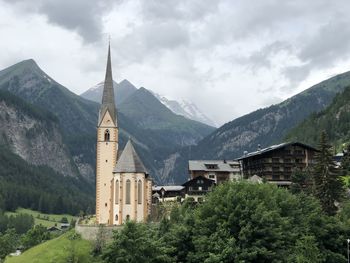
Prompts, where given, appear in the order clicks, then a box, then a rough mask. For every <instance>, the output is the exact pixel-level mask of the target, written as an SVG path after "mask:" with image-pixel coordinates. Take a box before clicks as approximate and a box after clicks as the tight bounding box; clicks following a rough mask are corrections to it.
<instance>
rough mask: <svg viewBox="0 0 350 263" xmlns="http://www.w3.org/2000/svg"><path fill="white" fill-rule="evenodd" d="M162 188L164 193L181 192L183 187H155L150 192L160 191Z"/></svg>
mask: <svg viewBox="0 0 350 263" xmlns="http://www.w3.org/2000/svg"><path fill="white" fill-rule="evenodd" d="M162 188H163V189H164V190H165V191H181V190H182V189H184V188H185V187H183V186H182V185H157V186H153V187H152V191H160V190H162Z"/></svg>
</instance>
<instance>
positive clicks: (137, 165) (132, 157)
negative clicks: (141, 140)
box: [113, 139, 148, 174]
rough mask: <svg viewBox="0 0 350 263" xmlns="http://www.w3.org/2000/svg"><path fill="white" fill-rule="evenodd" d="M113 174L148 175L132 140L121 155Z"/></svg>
mask: <svg viewBox="0 0 350 263" xmlns="http://www.w3.org/2000/svg"><path fill="white" fill-rule="evenodd" d="M113 172H114V173H145V174H148V172H147V170H146V168H145V166H144V165H143V163H142V161H141V159H140V157H139V156H138V154H137V152H136V150H135V148H134V146H133V145H132V142H131V140H130V139H129V141H128V142H127V144H126V146H125V148H124V150H123V152H122V154H121V155H120V157H119V159H118V162H117V165H116V167H115V168H114V171H113Z"/></svg>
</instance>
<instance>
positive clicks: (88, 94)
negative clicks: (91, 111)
mask: <svg viewBox="0 0 350 263" xmlns="http://www.w3.org/2000/svg"><path fill="white" fill-rule="evenodd" d="M113 87H114V101H115V102H116V105H117V107H118V105H119V104H120V103H122V102H123V101H124V100H125V99H126V98H127V97H129V96H130V95H131V94H132V93H133V92H135V91H136V90H137V88H136V87H135V86H134V85H132V84H131V83H130V82H129V81H128V80H126V79H124V80H123V81H122V82H120V83H117V82H115V81H114V82H113ZM102 92H103V82H100V83H98V84H97V85H95V86H93V87H92V88H90V89H88V90H87V91H85V92H84V93H82V94H80V96H81V97H83V98H85V99H87V100H91V101H94V102H97V103H101V100H102Z"/></svg>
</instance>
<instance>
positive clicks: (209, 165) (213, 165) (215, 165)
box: [205, 163, 218, 169]
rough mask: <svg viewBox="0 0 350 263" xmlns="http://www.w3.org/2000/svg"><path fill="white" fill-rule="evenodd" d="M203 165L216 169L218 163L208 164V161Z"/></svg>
mask: <svg viewBox="0 0 350 263" xmlns="http://www.w3.org/2000/svg"><path fill="white" fill-rule="evenodd" d="M205 167H206V168H207V169H218V165H217V164H208V163H206V164H205Z"/></svg>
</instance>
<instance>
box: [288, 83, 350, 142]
mask: <svg viewBox="0 0 350 263" xmlns="http://www.w3.org/2000/svg"><path fill="white" fill-rule="evenodd" d="M322 130H325V131H326V132H327V135H328V136H329V139H330V141H331V142H332V144H333V145H335V146H336V147H338V148H341V146H342V144H343V143H349V142H350V86H348V87H347V88H346V89H345V90H344V91H343V92H342V93H339V94H337V96H335V98H334V100H333V101H332V103H331V104H330V105H329V106H328V107H327V108H326V109H325V110H323V111H321V112H319V113H315V114H312V115H311V116H310V117H308V118H307V119H306V120H304V121H303V122H302V123H300V124H299V125H297V126H296V127H295V128H293V129H292V130H291V131H290V132H289V133H288V135H287V136H286V140H298V141H301V142H304V143H307V144H310V145H314V146H317V144H318V142H319V137H320V133H321V131H322Z"/></svg>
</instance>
